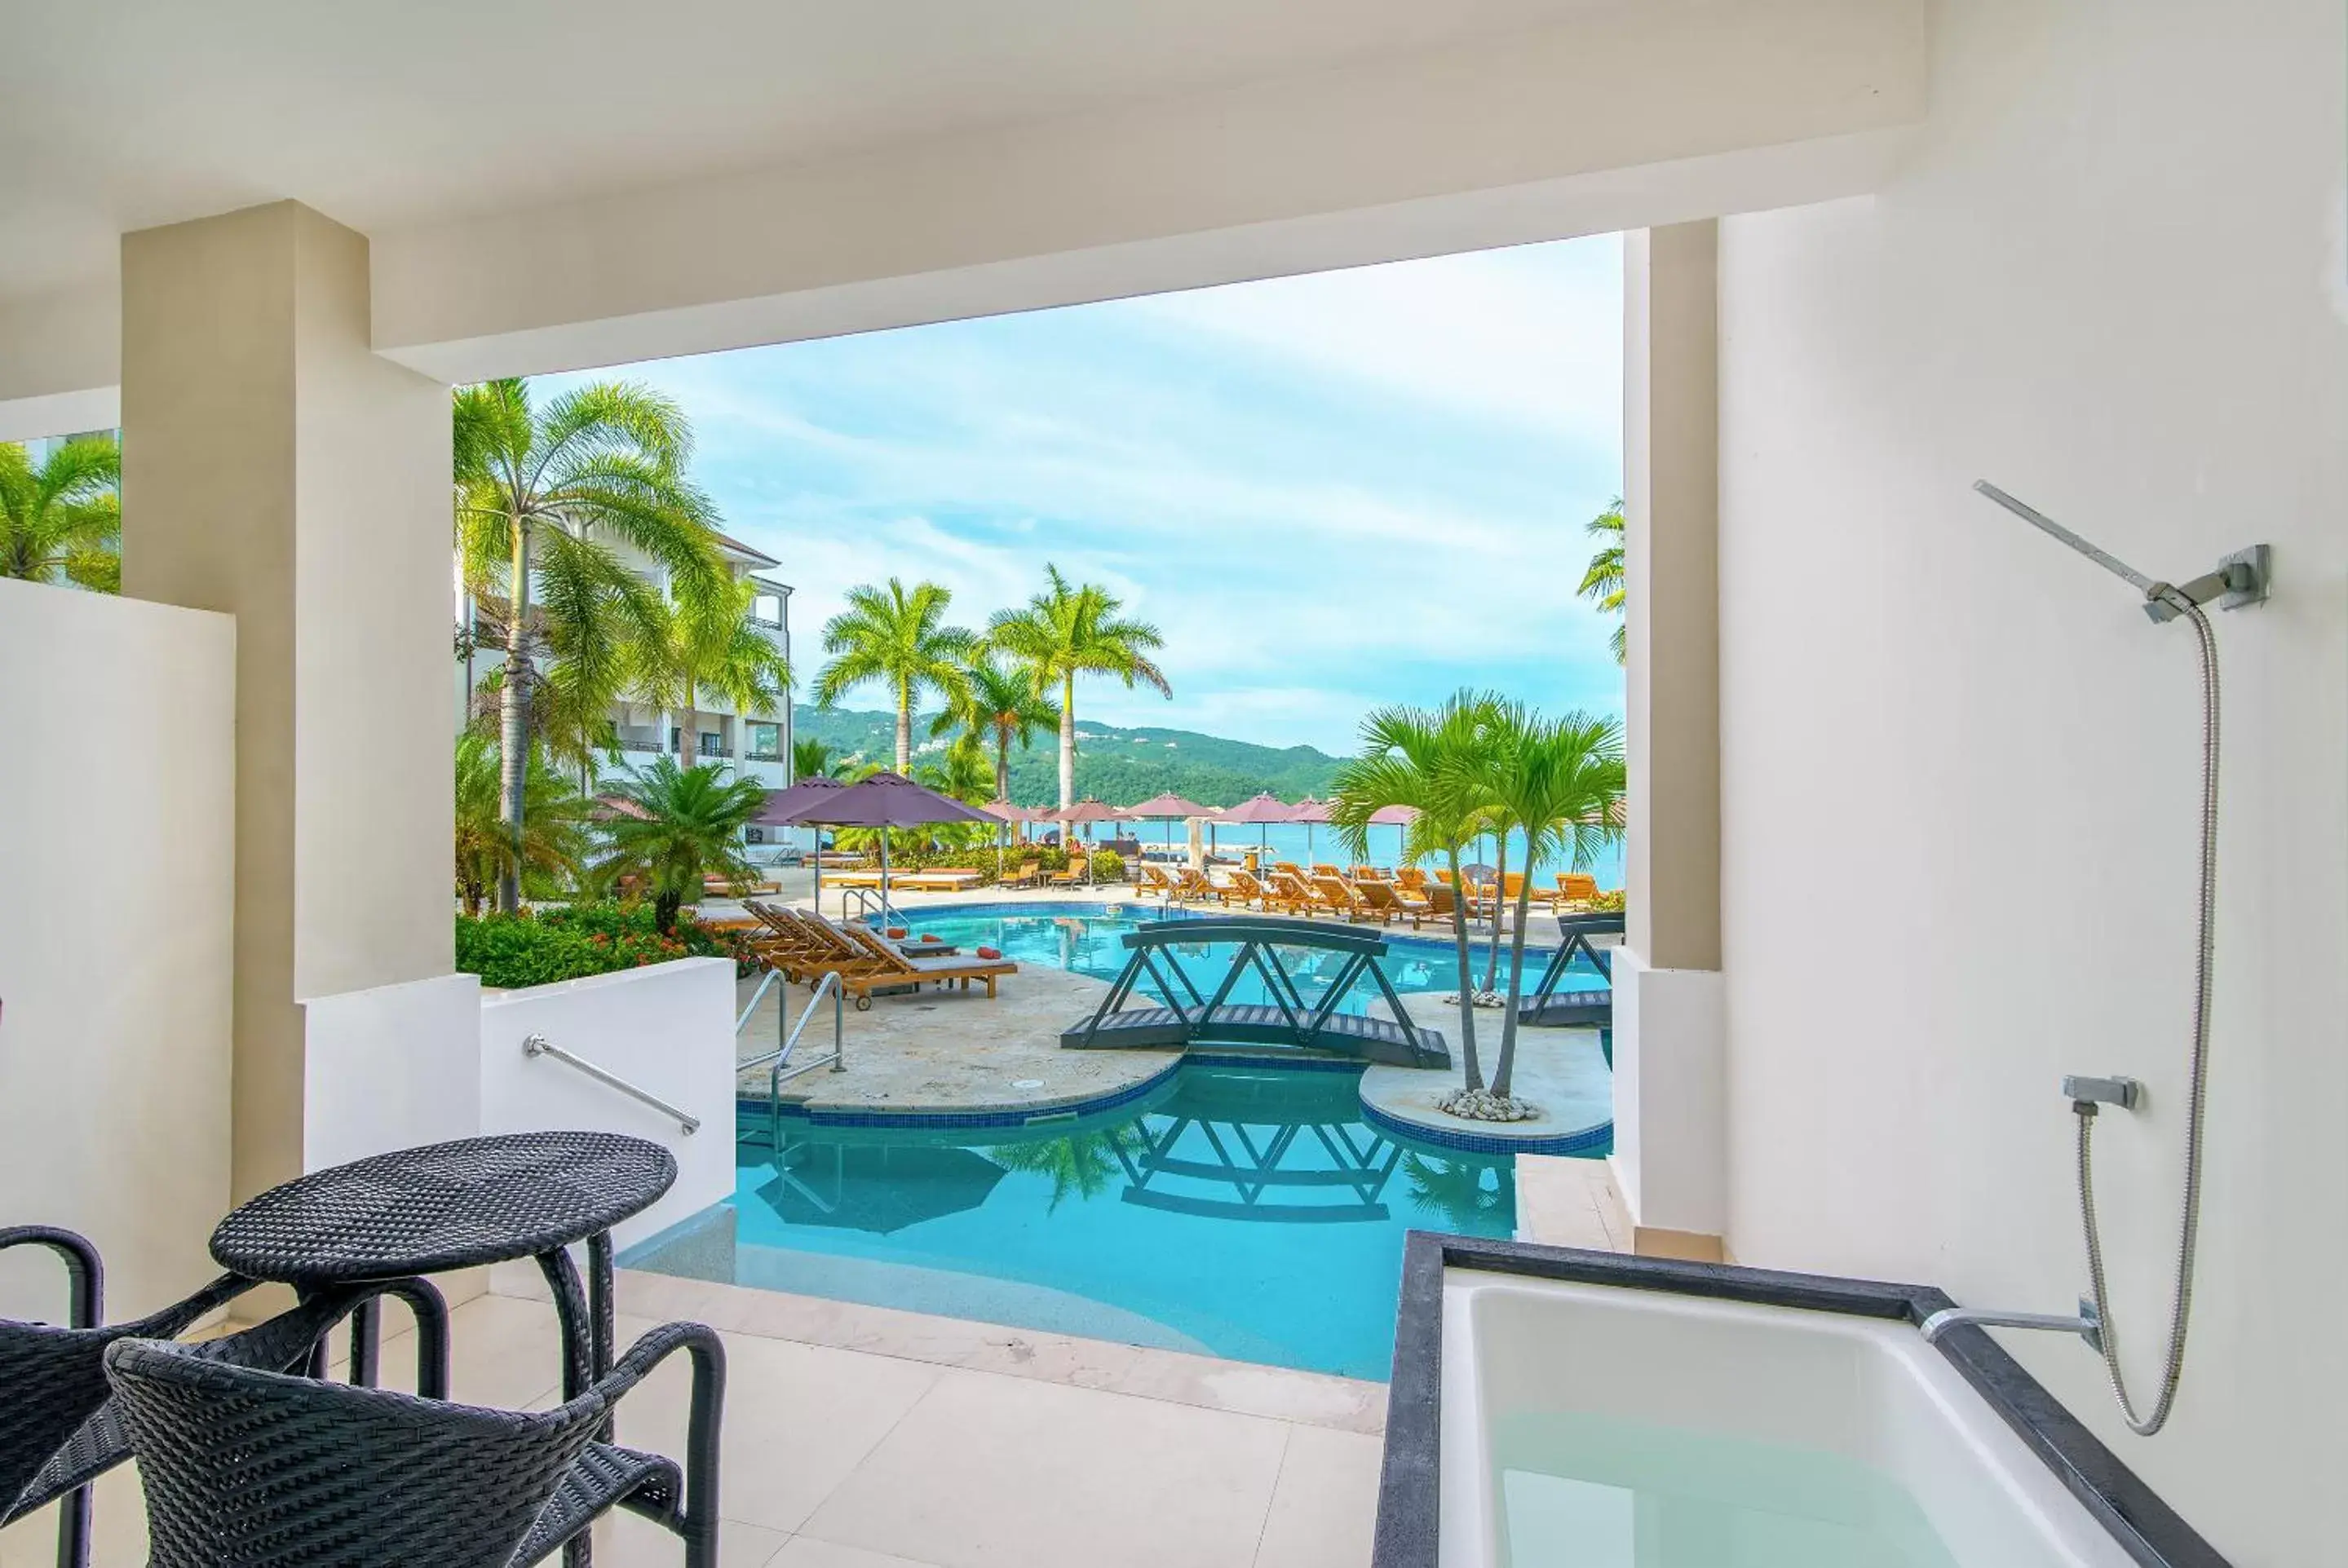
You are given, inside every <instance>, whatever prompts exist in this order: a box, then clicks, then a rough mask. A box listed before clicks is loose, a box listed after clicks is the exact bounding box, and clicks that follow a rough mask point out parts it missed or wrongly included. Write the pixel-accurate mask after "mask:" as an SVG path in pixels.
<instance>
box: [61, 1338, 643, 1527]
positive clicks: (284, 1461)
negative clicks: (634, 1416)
mask: <svg viewBox="0 0 2348 1568" xmlns="http://www.w3.org/2000/svg"><path fill="white" fill-rule="evenodd" d="M106 1366H107V1370H108V1374H109V1375H110V1376H111V1378H112V1379H113V1386H114V1396H115V1401H116V1408H117V1409H118V1411H119V1412H120V1414H121V1418H122V1425H123V1430H124V1431H125V1432H126V1433H127V1434H128V1435H129V1440H130V1448H131V1451H132V1452H133V1453H134V1454H135V1455H137V1456H138V1460H139V1478H140V1480H141V1481H143V1482H144V1485H145V1490H146V1494H147V1522H148V1541H149V1551H150V1553H151V1555H150V1556H149V1564H150V1568H263V1565H266V1568H283V1565H284V1564H288V1563H434V1564H436V1565H438V1568H504V1565H505V1563H507V1562H508V1560H509V1559H510V1557H511V1556H512V1554H513V1550H514V1548H515V1547H516V1546H517V1545H519V1544H520V1542H521V1539H522V1537H523V1536H524V1535H526V1534H527V1533H528V1532H529V1531H530V1523H531V1522H532V1521H533V1520H535V1519H536V1518H537V1517H538V1514H539V1512H540V1511H541V1509H542V1508H544V1507H545V1505H546V1503H547V1501H548V1500H549V1499H550V1498H551V1497H552V1496H553V1494H554V1489H555V1487H556V1485H557V1484H558V1483H559V1482H560V1481H561V1479H562V1474H563V1472H564V1471H566V1470H567V1469H569V1468H570V1466H571V1464H572V1460H576V1459H577V1458H578V1457H579V1453H580V1450H582V1449H583V1448H585V1447H586V1445H587V1442H588V1440H590V1439H591V1438H592V1436H593V1435H594V1431H595V1425H596V1422H597V1421H598V1419H601V1417H602V1413H603V1411H604V1409H606V1408H607V1402H606V1401H605V1400H604V1399H603V1398H602V1396H601V1395H597V1394H588V1395H585V1396H583V1397H582V1398H581V1399H574V1400H572V1402H571V1403H570V1404H568V1405H564V1406H561V1407H559V1408H558V1409H552V1410H547V1411H542V1412H524V1411H507V1410H486V1409H474V1408H473V1407H470V1406H467V1405H452V1404H443V1403H440V1402H438V1401H437V1400H430V1399H417V1398H415V1397H413V1396H412V1395H407V1394H398V1393H393V1392H390V1391H388V1390H386V1389H357V1388H351V1387H348V1386H346V1385H345V1384H340V1383H325V1382H316V1381H313V1380H312V1379H310V1378H288V1377H281V1376H279V1375H278V1374H276V1373H273V1372H260V1371H254V1370H252V1369H250V1368H242V1367H232V1366H225V1365H222V1364H221V1363H220V1362H217V1361H211V1360H206V1359H203V1358H200V1357H197V1356H195V1355H192V1354H190V1353H189V1350H188V1348H186V1347H181V1346H174V1345H168V1344H163V1343H160V1342H158V1341H155V1340H149V1339H126V1340H123V1341H121V1342H120V1343H118V1344H117V1345H116V1346H114V1347H113V1348H111V1349H110V1350H108V1352H107V1356H106Z"/></svg>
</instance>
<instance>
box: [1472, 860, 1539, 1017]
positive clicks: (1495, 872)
mask: <svg viewBox="0 0 2348 1568" xmlns="http://www.w3.org/2000/svg"><path fill="white" fill-rule="evenodd" d="M1493 838H1494V840H1495V842H1497V843H1498V845H1499V847H1498V849H1496V850H1494V851H1493V852H1492V948H1491V952H1490V955H1489V956H1488V957H1487V958H1485V960H1484V989H1486V990H1492V989H1495V988H1497V987H1498V985H1499V983H1500V909H1501V907H1502V906H1501V903H1500V898H1501V896H1502V895H1503V894H1505V893H1506V892H1508V890H1509V830H1508V829H1507V828H1505V827H1504V828H1502V829H1500V831H1499V832H1498V833H1497V834H1495V835H1493ZM1526 886H1531V884H1529V883H1528V884H1526Z"/></svg>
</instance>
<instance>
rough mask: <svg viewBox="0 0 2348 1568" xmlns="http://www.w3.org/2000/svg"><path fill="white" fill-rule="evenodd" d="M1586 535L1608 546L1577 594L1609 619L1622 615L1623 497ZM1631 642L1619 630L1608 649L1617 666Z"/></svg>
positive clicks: (1588, 525) (1584, 528)
mask: <svg viewBox="0 0 2348 1568" xmlns="http://www.w3.org/2000/svg"><path fill="white" fill-rule="evenodd" d="M1582 531H1583V532H1585V533H1587V534H1589V535H1590V536H1591V538H1596V539H1602V540H1604V541H1605V543H1604V544H1603V545H1602V546H1601V548H1600V549H1599V551H1598V553H1597V554H1596V555H1594V556H1591V558H1590V568H1589V569H1588V570H1587V571H1584V572H1583V573H1582V574H1581V587H1580V588H1577V589H1574V590H1573V591H1574V592H1576V593H1578V594H1580V595H1581V597H1582V598H1584V599H1586V600H1591V601H1592V602H1593V603H1595V604H1596V605H1597V606H1598V608H1599V609H1600V610H1602V611H1603V612H1605V613H1606V614H1608V615H1614V616H1619V615H1621V614H1622V497H1620V496H1617V497H1614V498H1613V500H1612V501H1610V502H1608V503H1607V506H1606V509H1605V510H1604V511H1602V512H1601V513H1599V514H1598V515H1597V516H1596V517H1594V518H1591V519H1590V521H1589V522H1588V523H1586V524H1584V525H1583V526H1582ZM1627 641H1628V638H1627V634H1626V632H1625V629H1624V628H1622V627H1621V626H1617V627H1615V628H1614V635H1613V636H1612V638H1610V639H1609V640H1608V645H1609V646H1610V647H1612V649H1613V650H1614V662H1615V663H1617V664H1620V663H1622V659H1623V655H1624V651H1625V644H1626V642H1627Z"/></svg>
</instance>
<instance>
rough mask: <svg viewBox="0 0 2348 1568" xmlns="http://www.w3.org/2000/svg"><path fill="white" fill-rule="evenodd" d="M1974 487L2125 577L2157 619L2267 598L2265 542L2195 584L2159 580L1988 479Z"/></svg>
mask: <svg viewBox="0 0 2348 1568" xmlns="http://www.w3.org/2000/svg"><path fill="white" fill-rule="evenodd" d="M1973 488H1974V489H1976V490H1979V491H1980V492H1981V493H1982V495H1984V496H1987V497H1989V498H1990V499H1991V500H1993V501H1995V502H1996V503H1997V504H1998V505H1999V506H2001V507H2004V508H2005V509H2006V510H2007V511H2009V512H2012V513H2013V515H2014V516H2015V517H2017V518H2021V519H2022V520H2023V521H2024V522H2025V523H2028V524H2029V525H2030V526H2031V527H2033V528H2037V529H2039V530H2041V531H2042V532H2044V533H2045V534H2046V535H2047V536H2049V537H2050V538H2055V539H2057V540H2059V541H2061V542H2062V543H2064V544H2066V545H2068V546H2070V547H2071V548H2073V549H2075V550H2077V551H2078V552H2079V553H2080V554H2081V555H2083V556H2085V557H2086V558H2087V559H2089V560H2091V561H2093V562H2095V563H2096V565H2097V566H2099V567H2101V568H2103V569H2105V570H2106V571H2107V572H2110V573H2111V574H2112V575H2113V576H2114V577H2116V578H2120V579H2125V580H2126V581H2127V584H2128V585H2129V586H2130V587H2132V588H2134V589H2136V590H2137V592H2138V593H2141V594H2142V595H2144V600H2145V602H2144V612H2145V614H2147V615H2148V616H2150V617H2151V618H2152V619H2153V620H2156V621H2160V620H2176V619H2177V618H2178V616H2180V615H2182V614H2184V613H2185V612H2186V611H2187V610H2192V609H2196V608H2198V607H2199V606H2201V605H2204V604H2207V603H2209V601H2210V600H2213V599H2214V600H2217V601H2218V608H2219V609H2220V610H2240V609H2241V608H2242V607H2243V606H2244V605H2250V604H2262V603H2264V602H2265V601H2266V597H2267V561H2268V549H2267V547H2266V546H2264V545H2252V546H2251V547H2250V548H2248V549H2246V550H2236V551H2235V552H2234V553H2233V554H2232V555H2230V556H2228V557H2226V558H2225V559H2222V560H2220V561H2219V563H2218V569H2217V570H2215V571H2212V572H2209V573H2206V574H2204V575H2203V576H2200V577H2197V578H2195V579H2193V580H2192V581H2191V582H2188V583H2182V584H2178V583H2166V582H2156V581H2154V580H2153V579H2151V578H2148V577H2147V576H2145V575H2144V573H2142V572H2140V571H2138V570H2137V569H2136V568H2134V567H2132V566H2130V565H2128V564H2127V562H2126V561H2124V560H2122V559H2119V558H2118V557H2117V556H2116V555H2113V554H2112V553H2111V552H2110V551H2108V550H2106V549H2101V548H2097V547H2096V546H2095V545H2092V544H2089V543H2088V542H2087V541H2086V540H2085V539H2083V538H2080V537H2079V536H2078V535H2076V534H2075V533H2073V532H2072V531H2071V530H2070V529H2068V528H2065V527H2064V526H2063V525H2062V524H2060V523H2058V522H2056V521H2055V519H2054V518H2050V517H2048V516H2047V515H2046V514H2045V513H2044V512H2042V511H2040V510H2039V509H2038V508H2037V507H2033V506H2031V505H2029V504H2028V503H2027V502H2024V501H2020V500H2017V499H2015V498H2014V497H2012V496H2009V495H2007V494H2006V493H2005V492H2004V491H2003V490H2001V489H1999V488H1998V487H1996V486H1995V485H1993V484H1991V483H1990V482H1989V481H1988V480H1987V479H1976V480H1974V481H1973Z"/></svg>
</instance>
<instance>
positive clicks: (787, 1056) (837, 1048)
mask: <svg viewBox="0 0 2348 1568" xmlns="http://www.w3.org/2000/svg"><path fill="white" fill-rule="evenodd" d="M782 979H783V971H782V970H780V969H771V968H770V969H768V970H767V974H766V978H765V979H762V980H760V981H759V982H758V989H757V990H755V991H753V992H751V993H750V1005H749V1006H748V1007H746V1008H744V1009H742V1016H741V1017H740V1018H738V1019H736V1020H735V1023H734V1032H735V1034H736V1036H737V1037H738V1036H739V1035H740V1034H741V1032H742V1031H743V1030H746V1029H747V1028H749V1027H750V1015H751V1014H753V1013H755V1012H757V1010H758V1004H759V1003H760V1002H762V1001H764V1000H765V999H766V997H767V990H768V989H771V988H773V987H774V986H776V985H777V984H778V983H780V982H781V981H782ZM827 992H828V993H829V995H830V997H831V1050H830V1052H829V1054H828V1055H824V1056H819V1057H817V1058H815V1059H814V1060H813V1061H801V1062H793V1061H791V1052H792V1050H794V1049H796V1048H797V1047H798V1043H799V1036H800V1035H802V1034H805V1033H806V1032H807V1026H808V1020H811V1019H813V1018H814V1017H815V1009H816V1004H817V1003H819V1002H820V1001H822V1000H823V999H824V996H825V994H826V993H827ZM789 994H790V991H789V988H788V986H785V987H784V991H783V995H782V996H781V997H778V998H777V999H776V1001H775V1032H776V1033H777V1034H778V1035H779V1036H781V1037H782V1040H781V1043H780V1044H779V1045H778V1046H777V1047H776V1048H775V1049H774V1050H770V1051H767V1053H766V1054H765V1055H763V1056H754V1057H752V1058H750V1060H749V1061H740V1062H736V1064H735V1067H734V1071H736V1073H741V1072H745V1071H748V1070H750V1069H751V1068H754V1067H763V1068H765V1069H767V1137H768V1146H769V1147H770V1148H772V1149H773V1150H774V1151H775V1156H776V1158H777V1159H778V1160H779V1159H780V1158H781V1157H782V1146H783V1126H782V1123H783V1099H782V1094H783V1084H784V1082H785V1081H788V1080H789V1079H793V1078H797V1077H798V1075H799V1074H800V1073H802V1072H811V1071H814V1070H815V1069H817V1068H819V1067H821V1066H823V1065H825V1064H826V1063H827V1062H828V1063H829V1064H830V1067H831V1070H832V1071H834V1072H845V1071H848V1055H847V1030H848V1010H847V1008H846V1006H845V1005H844V999H843V997H842V994H841V991H840V989H839V970H837V969H829V970H827V971H825V973H824V976H823V978H822V979H819V980H818V981H816V983H815V989H814V990H812V991H810V992H808V1000H807V1006H806V1007H804V1008H802V1009H799V1017H798V1022H797V1023H795V1024H793V1025H791V1028H790V1032H789V1033H788V1034H784V1033H783V1011H784V1008H783V1002H784V1001H785V1000H786V999H788V996H789Z"/></svg>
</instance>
